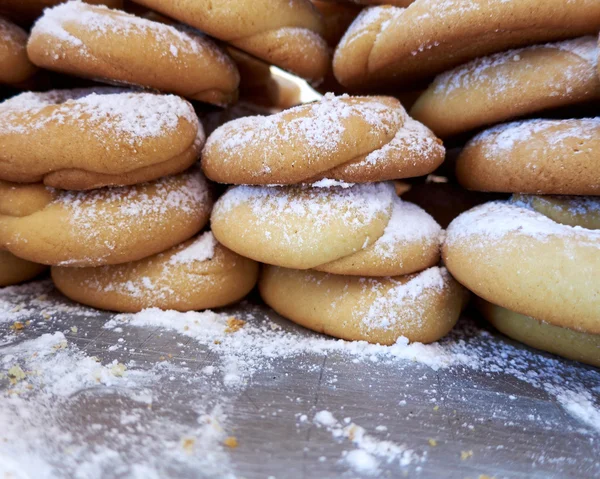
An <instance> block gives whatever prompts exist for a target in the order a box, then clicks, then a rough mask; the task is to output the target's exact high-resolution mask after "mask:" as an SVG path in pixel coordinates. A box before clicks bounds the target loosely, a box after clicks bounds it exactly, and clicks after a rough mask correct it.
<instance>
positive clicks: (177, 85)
mask: <svg viewBox="0 0 600 479" xmlns="http://www.w3.org/2000/svg"><path fill="white" fill-rule="evenodd" d="M27 53H28V54H29V58H31V61H32V62H33V63H35V64H36V65H38V66H40V67H43V68H46V69H49V70H55V71H58V72H61V73H67V74H71V75H76V76H82V77H87V78H94V79H100V80H108V81H109V82H117V83H124V84H128V85H139V86H142V87H145V88H152V89H155V90H160V91H163V92H169V93H175V94H177V95H181V96H184V97H186V98H190V99H193V100H198V101H204V102H207V103H213V104H216V105H226V104H228V103H231V102H233V101H235V100H236V99H237V94H238V92H237V88H238V85H239V81H240V77H239V73H238V71H237V68H236V67H235V64H234V63H233V61H232V60H231V59H230V58H229V57H228V56H227V55H226V54H225V52H223V51H222V50H221V49H220V48H218V47H217V46H216V45H215V44H214V43H213V42H212V41H211V40H209V39H208V38H206V37H204V36H202V35H200V34H199V33H197V32H194V31H193V30H192V29H185V30H184V29H177V28H175V27H173V26H170V25H165V24H164V23H161V22H155V21H151V20H147V19H145V18H140V17H136V16H135V15H129V14H127V13H125V12H122V11H120V10H111V9H109V8H106V7H104V6H95V5H87V4H85V3H81V2H79V1H71V2H67V3H64V4H62V5H59V6H57V7H54V8H52V9H48V10H46V11H45V12H44V15H43V16H42V17H41V18H40V19H39V20H38V21H37V22H36V24H35V25H34V27H33V29H32V30H31V37H30V38H29V43H28V45H27Z"/></svg>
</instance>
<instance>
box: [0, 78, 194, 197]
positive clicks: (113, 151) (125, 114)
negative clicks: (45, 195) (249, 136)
mask: <svg viewBox="0 0 600 479" xmlns="http://www.w3.org/2000/svg"><path fill="white" fill-rule="evenodd" d="M203 143H204V132H203V130H202V126H201V125H200V124H199V122H198V117H197V116H196V114H195V113H194V109H193V107H192V106H191V105H190V104H189V103H188V102H187V101H185V100H183V99H182V98H180V97H177V96H174V95H155V94H151V93H135V92H130V91H126V90H119V89H109V88H101V89H80V90H53V91H49V92H45V93H31V92H29V93H23V94H21V95H18V96H16V97H13V98H11V99H9V100H6V101H4V102H3V103H0V179H3V180H7V181H14V182H38V181H43V182H44V183H45V184H46V185H49V186H53V187H56V188H64V189H70V190H85V189H91V188H98V187H101V186H106V185H130V184H136V183H141V182H143V181H148V180H154V179H156V178H159V177H161V176H164V175H168V174H172V173H178V172H180V171H183V170H185V169H186V168H188V167H189V166H190V165H192V164H193V163H194V162H195V161H196V160H197V159H198V156H199V152H200V149H201V148H202V145H203Z"/></svg>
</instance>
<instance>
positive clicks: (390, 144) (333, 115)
mask: <svg viewBox="0 0 600 479" xmlns="http://www.w3.org/2000/svg"><path fill="white" fill-rule="evenodd" d="M26 3H27V5H26V6H24V5H23V4H22V2H17V1H14V0H11V1H8V2H4V5H5V6H2V7H0V13H2V14H4V15H6V16H7V18H10V20H1V21H0V29H1V30H0V31H2V32H8V33H6V34H3V35H2V36H0V40H1V42H2V43H0V64H1V65H2V66H3V67H4V68H2V69H0V82H1V83H4V84H7V85H11V88H13V89H28V90H36V88H37V89H40V87H39V86H36V85H40V84H42V83H44V82H46V84H47V83H48V80H47V79H48V78H50V80H49V81H50V82H51V83H53V84H61V85H62V84H67V85H72V84H73V83H72V82H73V81H75V80H73V78H79V79H81V80H78V81H80V82H81V86H83V87H85V88H78V89H60V90H50V91H44V92H42V93H40V92H37V91H29V92H25V93H21V94H18V95H16V96H13V97H11V98H9V99H8V100H5V101H4V102H3V103H1V104H0V189H1V190H2V192H1V196H0V228H1V229H0V248H2V249H3V251H2V252H1V253H0V255H1V256H0V262H1V264H2V269H1V271H0V284H3V285H7V284H13V283H16V282H20V281H23V280H26V279H28V278H31V277H34V276H36V275H38V274H39V273H40V272H41V271H42V270H43V269H44V268H45V266H44V265H50V266H52V271H51V273H52V278H53V280H54V282H55V284H56V286H57V287H58V289H60V290H61V291H62V292H63V293H64V294H66V295H67V296H69V297H70V298H72V299H74V300H76V301H79V302H81V303H84V304H88V305H91V306H94V307H98V308H103V309H109V310H115V311H139V310H141V309H143V308H147V307H159V308H163V309H176V310H179V311H187V310H196V309H205V308H214V307H218V306H222V305H226V304H230V303H232V302H235V301H237V300H239V299H241V298H242V297H244V296H245V295H246V294H247V293H248V292H250V291H251V290H252V289H253V288H254V286H255V284H256V283H258V291H259V293H260V295H261V296H262V298H263V300H264V301H265V303H267V304H268V305H269V306H271V307H272V308H273V309H274V310H275V311H277V312H278V313H279V314H281V315H282V316H284V317H287V318H289V319H291V320H292V321H294V322H296V323H298V324H301V325H303V326H305V327H308V328H310V329H313V330H316V331H319V332H324V333H326V334H330V335H332V336H335V337H338V338H343V339H350V340H366V341H369V342H374V343H380V344H393V343H394V342H396V341H397V340H398V338H400V337H405V338H407V339H408V340H409V341H420V342H432V341H436V340H437V339H439V338H441V337H443V336H444V335H445V334H446V333H447V332H448V331H449V330H450V329H451V328H452V327H453V326H454V324H455V323H456V321H457V320H458V318H459V316H460V314H461V311H462V310H463V308H464V307H465V306H466V303H467V301H468V290H470V291H471V292H473V293H475V294H476V295H477V297H478V298H476V301H475V303H476V305H477V306H478V307H479V309H480V310H481V311H482V313H483V314H484V316H485V317H486V318H487V319H488V320H489V321H490V322H491V323H492V324H494V325H495V326H496V327H497V328H498V329H499V330H500V331H502V332H504V333H506V334H507V335H509V336H512V337H514V338H515V339H518V340H520V341H523V342H525V343H528V344H530V345H533V346H535V347H538V348H541V349H546V350H549V351H552V352H555V353H558V354H562V355H564V356H567V357H570V358H573V359H578V360H581V361H585V362H588V363H591V364H595V365H600V322H599V319H600V231H598V230H599V229H600V200H598V199H596V198H597V197H598V195H600V163H599V162H598V161H596V157H597V156H598V152H600V118H598V117H595V116H594V115H596V114H597V111H598V107H599V106H600V72H599V70H598V56H599V54H598V42H597V34H598V31H599V30H600V4H599V3H598V2H597V0H570V1H568V2H565V1H563V0H550V1H544V2H542V1H539V0H508V1H507V0H415V1H411V0H396V1H391V0H389V1H387V2H386V1H384V0H382V1H380V2H373V1H369V0H365V1H358V2H356V1H352V2H350V1H348V2H344V1H338V2H329V1H323V0H319V1H314V2H312V3H311V2H310V1H309V0H294V1H293V2H289V1H287V0H254V1H252V2H250V1H247V0H240V1H236V2H224V3H222V4H215V2H212V1H208V0H194V1H185V2H183V1H181V2H164V1H160V0H135V2H127V1H126V2H125V3H124V4H122V3H121V2H119V1H115V0H113V1H101V2H98V1H94V2H89V3H105V4H107V5H108V6H109V7H113V8H112V9H110V8H107V7H106V6H102V5H90V4H88V3H82V2H80V1H69V2H66V3H63V2H61V1H59V0H54V1H53V2H52V3H53V4H57V5H56V6H54V7H52V8H48V9H46V10H44V11H43V12H42V7H43V6H44V5H47V4H48V1H47V0H44V1H41V0H40V1H39V2H26ZM381 3H387V4H386V5H375V6H371V4H381ZM358 4H363V5H358ZM33 20H36V21H35V23H34V24H33V27H32V28H31V29H30V33H29V34H28V33H26V31H25V30H23V29H21V28H20V27H18V26H16V25H15V24H13V23H11V21H16V22H17V23H20V24H21V25H25V26H26V27H27V26H29V24H31V23H32V22H33ZM179 22H181V23H179ZM2 49H4V50H5V51H6V52H7V53H5V54H4V53H2V52H3V50H2ZM273 66H275V67H278V68H279V69H280V70H279V71H285V72H288V74H285V75H284V74H281V75H279V74H277V71H278V70H277V69H274V68H273ZM49 72H53V73H49ZM289 74H292V75H296V76H297V78H298V81H295V80H290V78H291V77H290V76H289ZM69 77H71V78H70V79H68V80H65V78H69ZM300 78H302V79H304V80H306V81H308V82H310V83H311V84H312V85H313V87H314V88H315V89H316V90H318V91H319V92H321V93H323V95H324V96H321V97H320V99H318V100H317V101H314V102H311V103H306V104H300V103H301V101H300V100H301V93H302V91H301V89H300V87H299V85H301V84H302V82H301V81H299V79H300ZM63 81H64V82H66V83H61V82H63ZM99 83H108V84H111V85H120V86H119V87H103V86H100V85H99ZM123 85H127V86H128V88H124V87H123ZM331 92H333V93H331ZM313 94H314V95H317V94H316V92H314V91H313ZM350 94H352V95H358V96H350ZM382 95H385V96H382ZM240 100H241V101H240ZM294 105H298V106H294ZM405 108H407V109H408V111H409V113H407V110H405ZM199 117H200V119H199ZM507 121H508V122H509V123H505V122H507ZM202 123H204V126H205V127H206V128H207V130H208V132H209V133H210V135H205V133H204V131H205V128H204V127H203V125H202ZM206 136H208V138H206ZM442 140H443V141H444V143H442ZM444 144H445V145H446V148H448V155H446V153H447V152H446V148H445V147H444ZM446 156H447V157H448V158H447V159H446ZM445 159H446V161H444V160H445ZM216 184H222V185H228V186H227V187H219V186H218V185H216ZM510 194H512V196H510V197H508V195H510ZM498 198H501V200H499V201H491V200H497V199H498ZM408 199H410V200H412V201H415V202H416V203H417V204H414V203H411V202H409V201H407V200H408ZM213 201H214V208H213ZM477 204H479V206H476V207H475V208H472V209H471V207H472V206H474V205H477ZM209 218H210V229H208V227H207V224H208V222H209ZM436 220H437V221H436ZM440 224H441V225H442V226H440ZM448 224H449V225H448ZM442 227H443V228H446V227H447V231H444V230H443V229H442ZM259 264H262V266H261V267H260V273H259ZM446 268H447V269H446ZM454 278H456V279H454Z"/></svg>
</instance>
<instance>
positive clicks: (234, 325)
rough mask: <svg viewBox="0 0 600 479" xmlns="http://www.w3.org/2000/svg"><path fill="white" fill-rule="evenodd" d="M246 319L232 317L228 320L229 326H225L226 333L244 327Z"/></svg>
mask: <svg viewBox="0 0 600 479" xmlns="http://www.w3.org/2000/svg"><path fill="white" fill-rule="evenodd" d="M245 324H246V321H243V320H241V319H237V318H235V317H233V316H232V317H231V318H229V319H228V320H227V327H226V328H225V332H226V333H235V332H236V331H239V330H240V329H242V328H243V327H244V325H245Z"/></svg>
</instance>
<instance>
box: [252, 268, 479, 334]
mask: <svg viewBox="0 0 600 479" xmlns="http://www.w3.org/2000/svg"><path fill="white" fill-rule="evenodd" d="M258 286H259V290H260V294H261V296H262V298H263V300H264V301H265V303H267V304H268V305H269V306H270V307H271V308H273V309H274V310H275V311H276V312H277V313H279V314H281V315H282V316H284V317H286V318H288V319H290V320H292V321H293V322H295V323H297V324H300V325H302V326H304V327H306V328H309V329H312V330H313V331H317V332H319V333H325V334H328V335H330V336H334V337H336V338H341V339H347V340H352V341H368V342H370V343H379V344H385V345H391V344H394V343H395V342H396V341H397V340H398V339H399V338H401V337H404V338H406V339H408V341H410V342H421V343H431V342H433V341H437V340H438V339H440V338H442V337H443V336H445V335H446V334H447V333H448V332H449V331H450V330H451V329H452V328H453V326H454V325H455V324H456V321H457V320H458V318H459V316H460V313H461V311H462V309H463V307H464V306H465V304H466V302H467V299H468V294H467V293H466V291H465V290H464V289H463V288H462V287H461V286H460V285H459V284H458V283H457V282H456V281H454V279H452V277H451V276H450V274H449V273H448V272H447V271H446V269H445V268H439V267H437V266H436V267H433V268H429V269H426V270H425V271H422V272H420V273H417V274H414V275H409V276H396V277H392V278H365V277H352V276H340V275H332V274H326V273H321V272H318V271H299V270H293V269H285V268H280V267H277V266H264V267H263V270H262V273H261V276H260V279H259V283H258Z"/></svg>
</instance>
